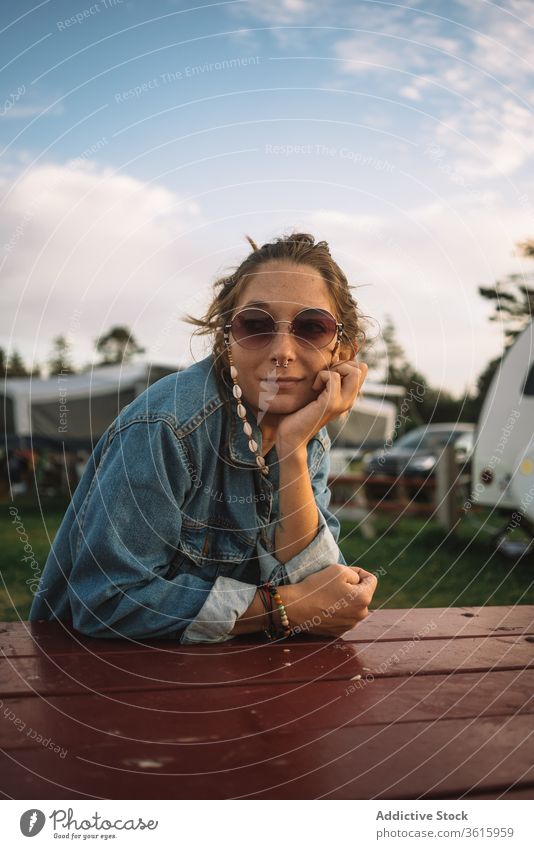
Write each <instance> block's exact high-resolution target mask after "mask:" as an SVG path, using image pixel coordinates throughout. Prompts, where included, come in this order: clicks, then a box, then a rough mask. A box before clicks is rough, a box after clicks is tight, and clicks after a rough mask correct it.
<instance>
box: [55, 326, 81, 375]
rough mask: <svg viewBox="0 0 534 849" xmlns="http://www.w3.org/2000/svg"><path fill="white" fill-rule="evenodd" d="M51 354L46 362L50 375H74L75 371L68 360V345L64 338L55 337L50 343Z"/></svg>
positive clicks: (69, 359)
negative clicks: (51, 345)
mask: <svg viewBox="0 0 534 849" xmlns="http://www.w3.org/2000/svg"><path fill="white" fill-rule="evenodd" d="M52 344H53V347H52V353H51V355H50V359H49V360H48V366H49V371H50V375H53V374H75V373H76V369H75V368H74V366H73V365H72V362H71V358H70V356H71V355H70V343H69V342H68V340H67V339H66V337H65V336H61V335H60V336H56V338H55V339H54V340H53V342H52Z"/></svg>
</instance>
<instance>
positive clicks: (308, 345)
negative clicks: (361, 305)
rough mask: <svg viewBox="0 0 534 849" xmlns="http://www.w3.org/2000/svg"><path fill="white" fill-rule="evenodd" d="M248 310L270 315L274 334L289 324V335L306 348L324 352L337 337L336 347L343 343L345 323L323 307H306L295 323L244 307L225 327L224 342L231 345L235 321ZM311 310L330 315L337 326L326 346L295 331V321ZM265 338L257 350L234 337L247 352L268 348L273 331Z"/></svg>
mask: <svg viewBox="0 0 534 849" xmlns="http://www.w3.org/2000/svg"><path fill="white" fill-rule="evenodd" d="M247 310H255V311H256V312H263V313H265V315H268V316H269V318H270V319H271V321H272V323H273V325H274V332H276V327H277V326H278V325H279V324H289V329H288V331H289V333H291V334H292V335H293V336H294V337H295V339H296V340H297V342H298V343H299V344H300V345H303V346H305V347H306V348H317V349H318V350H322V349H323V348H326V346H327V345H330V343H331V341H332V339H334V338H335V337H336V335H337V340H336V347H337V346H338V345H339V344H340V342H341V336H342V334H343V322H342V321H337V320H336V317H335V315H332V313H331V312H329V311H328V310H325V309H323V307H304V309H301V310H299V311H298V313H297V314H296V315H295V316H294V317H293V321H288V320H287V319H280V320H279V321H275V320H274V318H273V316H272V315H271V313H270V312H267V310H264V309H262V307H243V309H241V310H239V312H236V314H235V315H234V316H233V318H232V321H230V322H228V323H227V324H225V325H224V341H225V342H226V343H227V344H230V330H231V329H232V324H233V322H234V321H235V319H236V318H237V316H238V315H240V314H241V313H242V312H246V311H247ZM309 310H315V311H318V312H325V313H328V315H329V316H331V318H333V319H334V322H335V325H336V330H335V331H334V334H333V336H332V339H329V340H328V342H325V344H324V345H313V343H310V342H307V341H306V340H305V339H303V338H302V337H301V336H298V335H297V334H296V333H295V331H294V329H293V322H294V321H295V319H296V318H298V316H299V315H300V314H301V313H303V312H308V311H309ZM254 335H257V336H261V335H262V334H260V333H258V334H254ZM265 337H266V341H265V343H264V344H263V345H258V346H257V348H247V347H246V345H242V344H241V342H240V341H239V339H236V337H235V335H234V339H235V341H236V343H237V344H238V345H239V346H240V347H241V348H244V349H245V350H246V351H252V350H260V349H261V348H266V347H267V346H268V345H269V344H270V342H271V341H272V338H273V331H271V333H269V334H267V333H266V334H265Z"/></svg>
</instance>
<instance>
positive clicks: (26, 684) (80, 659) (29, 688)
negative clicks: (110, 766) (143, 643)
mask: <svg viewBox="0 0 534 849" xmlns="http://www.w3.org/2000/svg"><path fill="white" fill-rule="evenodd" d="M527 640H528V637H524V636H519V637H517V636H514V637H486V638H483V639H475V638H466V639H464V640H459V641H458V640H425V641H413V640H412V641H408V642H404V643H399V642H397V641H395V642H387V641H380V642H375V643H370V644H365V643H347V642H345V641H343V640H335V641H329V642H327V643H315V642H307V641H298V640H297V641H292V642H291V643H288V642H284V641H279V642H277V643H275V644H273V643H271V644H265V643H262V644H257V645H253V646H244V647H242V649H241V650H240V651H236V650H232V651H226V650H225V649H224V648H221V647H218V648H216V647H214V646H182V647H181V651H176V652H174V653H173V654H172V655H162V654H161V653H160V652H155V651H154V652H152V653H150V654H147V653H146V652H136V651H130V652H127V651H125V652H122V653H119V652H117V653H114V654H112V655H103V656H102V657H98V656H96V655H93V654H86V655H61V656H60V658H57V656H52V657H46V656H44V655H43V656H42V657H17V658H15V659H11V658H4V659H1V660H0V692H2V693H4V694H5V696H17V695H27V696H34V695H36V694H48V695H54V694H58V695H60V694H66V693H76V692H83V691H85V692H88V693H91V692H109V693H111V692H120V691H121V690H133V689H144V690H161V689H169V688H172V689H174V688H178V689H182V688H191V687H196V686H207V685H211V686H226V687H229V686H238V685H243V684H249V685H253V684H266V683H269V684H274V683H278V682H284V681H294V682H298V681H316V680H320V679H341V680H343V681H346V682H350V681H352V680H353V679H354V677H355V676H357V675H359V676H361V677H362V678H365V676H366V675H373V676H375V677H376V676H381V677H382V676H406V675H424V674H427V675H429V674H436V673H440V674H444V673H450V672H460V671H463V672H476V671H484V670H488V669H497V668H499V669H522V668H527V667H531V666H534V652H533V650H532V643H530V642H527ZM59 661H60V662H59Z"/></svg>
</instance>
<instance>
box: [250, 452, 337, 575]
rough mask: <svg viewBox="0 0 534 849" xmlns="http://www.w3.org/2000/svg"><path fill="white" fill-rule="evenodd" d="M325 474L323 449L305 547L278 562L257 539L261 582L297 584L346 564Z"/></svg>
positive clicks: (326, 459) (327, 458) (326, 460)
mask: <svg viewBox="0 0 534 849" xmlns="http://www.w3.org/2000/svg"><path fill="white" fill-rule="evenodd" d="M329 473H330V454H329V452H328V450H325V451H324V453H323V456H322V458H321V461H320V463H319V466H318V468H317V471H316V472H315V474H314V476H313V477H312V480H311V485H312V490H313V494H314V496H315V503H316V504H317V508H318V509H317V518H318V529H317V533H316V535H315V537H314V538H313V539H312V541H311V542H310V543H309V544H308V545H307V546H306V548H303V549H302V551H299V553H298V554H295V556H294V557H291V558H290V560H287V561H286V563H280V561H279V560H278V559H277V558H276V557H275V556H274V555H273V554H272V553H270V552H269V551H267V550H266V549H265V547H264V545H263V544H262V542H261V540H260V539H258V542H257V552H258V559H259V563H260V572H261V578H262V581H266V580H272V581H273V582H274V583H280V584H288V583H289V584H298V583H299V582H300V581H303V580H304V578H307V577H308V575H312V574H313V573H314V572H319V571H320V570H321V569H324V568H325V567H326V566H330V565H331V564H332V563H341V564H342V565H343V566H346V565H347V561H346V560H345V558H344V557H343V554H342V552H341V549H340V548H339V545H338V539H339V534H340V530H341V525H340V523H339V519H338V518H337V516H336V515H335V514H334V513H333V512H332V511H331V510H330V509H329V505H330V500H331V497H332V493H331V492H330V489H329V488H328V475H329Z"/></svg>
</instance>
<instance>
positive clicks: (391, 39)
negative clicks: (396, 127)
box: [333, 0, 534, 179]
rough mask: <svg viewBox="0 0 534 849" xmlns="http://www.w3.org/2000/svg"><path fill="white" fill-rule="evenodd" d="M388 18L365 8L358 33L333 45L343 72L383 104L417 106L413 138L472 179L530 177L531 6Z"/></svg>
mask: <svg viewBox="0 0 534 849" xmlns="http://www.w3.org/2000/svg"><path fill="white" fill-rule="evenodd" d="M381 15H382V17H381V18H379V17H377V12H376V10H373V9H372V8H368V9H366V8H365V7H364V6H361V5H359V6H358V27H359V28H360V32H358V33H357V34H355V35H351V36H349V37H342V38H339V39H338V40H336V41H335V43H334V45H333V49H334V53H335V55H337V56H338V58H340V59H341V60H342V62H341V63H336V70H338V71H340V72H341V73H342V74H345V75H350V76H354V75H358V77H362V76H364V77H365V80H366V81H367V82H366V84H367V85H368V86H369V90H370V92H371V93H374V94H376V95H377V96H386V97H390V98H394V97H396V96H397V97H400V98H403V99H405V100H408V101H412V102H414V103H415V102H417V103H418V109H419V112H418V114H417V115H415V116H412V122H413V123H414V126H415V131H417V132H420V133H424V134H425V135H427V136H428V137H433V138H434V139H435V140H436V141H439V142H440V143H441V144H446V145H447V146H448V155H449V156H450V157H451V158H452V159H453V160H454V167H455V168H456V169H457V170H459V171H462V172H463V173H464V174H465V176H466V177H470V178H480V179H492V178H495V177H501V176H508V175H515V174H517V173H518V172H519V171H520V170H521V169H522V168H524V167H525V166H526V165H527V164H528V162H529V161H530V159H531V157H532V155H533V153H534V134H533V133H532V108H531V107H532V106H534V65H533V63H532V60H531V58H530V57H531V53H532V41H533V36H534V8H533V6H532V3H530V2H519V0H518V2H511V3H509V4H508V5H507V7H501V6H495V5H491V4H487V5H486V6H485V8H484V15H483V16H482V15H481V14H480V7H478V6H476V5H473V4H472V3H471V2H470V0H463V2H461V3H457V4H451V6H450V9H448V11H447V17H445V16H443V17H440V16H439V15H436V14H432V15H431V14H429V13H428V12H427V11H425V9H416V8H410V7H409V6H407V7H404V8H401V9H397V10H395V13H394V14H390V11H389V9H388V12H387V13H384V12H383V11H382V12H381ZM455 16H456V21H457V22H455V20H454V18H455ZM447 18H449V20H448V19H447ZM373 30H374V31H373ZM364 84H365V83H364ZM359 85H360V86H361V85H362V83H361V82H360V81H359ZM371 87H372V88H371ZM419 104H420V105H419Z"/></svg>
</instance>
